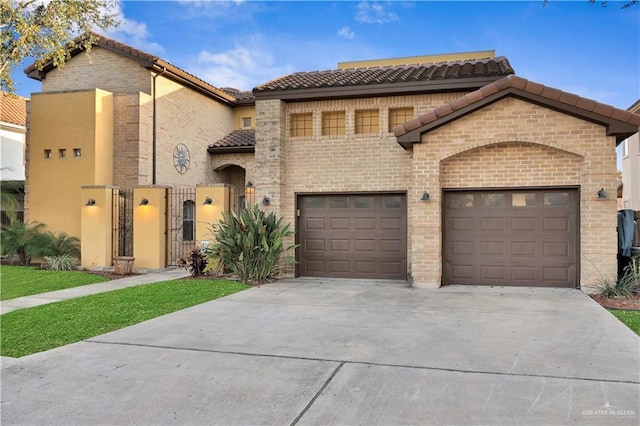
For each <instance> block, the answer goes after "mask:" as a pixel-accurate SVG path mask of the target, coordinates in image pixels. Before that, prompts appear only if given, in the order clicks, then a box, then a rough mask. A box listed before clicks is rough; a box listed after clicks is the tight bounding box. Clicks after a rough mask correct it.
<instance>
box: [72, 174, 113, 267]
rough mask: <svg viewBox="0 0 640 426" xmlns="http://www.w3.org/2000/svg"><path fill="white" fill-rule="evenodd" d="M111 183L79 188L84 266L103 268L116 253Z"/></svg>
mask: <svg viewBox="0 0 640 426" xmlns="http://www.w3.org/2000/svg"><path fill="white" fill-rule="evenodd" d="M113 189H114V187H112V186H83V187H81V189H80V250H81V266H82V267H83V268H86V269H90V270H104V269H105V268H108V267H110V266H111V257H112V255H113V253H112V250H113V237H112V232H113Z"/></svg>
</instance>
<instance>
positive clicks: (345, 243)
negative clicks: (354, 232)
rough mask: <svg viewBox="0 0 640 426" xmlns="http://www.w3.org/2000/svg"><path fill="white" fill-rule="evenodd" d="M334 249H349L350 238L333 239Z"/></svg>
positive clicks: (332, 246) (332, 248) (332, 245)
mask: <svg viewBox="0 0 640 426" xmlns="http://www.w3.org/2000/svg"><path fill="white" fill-rule="evenodd" d="M331 250H332V251H349V240H331Z"/></svg>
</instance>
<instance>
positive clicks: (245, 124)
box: [242, 117, 251, 129]
mask: <svg viewBox="0 0 640 426" xmlns="http://www.w3.org/2000/svg"><path fill="white" fill-rule="evenodd" d="M242 128H243V129H250V128H251V117H242Z"/></svg>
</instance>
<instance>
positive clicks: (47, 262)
mask: <svg viewBox="0 0 640 426" xmlns="http://www.w3.org/2000/svg"><path fill="white" fill-rule="evenodd" d="M78 263H79V262H78V258H76V257H74V256H72V255H70V254H61V255H58V256H45V257H44V263H43V264H42V269H50V270H52V271H73V270H74V269H75V268H76V266H78Z"/></svg>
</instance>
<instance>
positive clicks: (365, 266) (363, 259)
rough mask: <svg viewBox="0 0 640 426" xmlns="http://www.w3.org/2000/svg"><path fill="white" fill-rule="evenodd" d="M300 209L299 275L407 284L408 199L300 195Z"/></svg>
mask: <svg viewBox="0 0 640 426" xmlns="http://www.w3.org/2000/svg"><path fill="white" fill-rule="evenodd" d="M309 205H311V206H313V207H310V208H309V207H307V206H309ZM298 206H299V207H300V217H299V219H298V223H299V224H302V226H301V227H300V229H299V232H298V242H299V243H300V248H299V250H298V251H297V255H298V258H299V259H298V261H299V269H298V273H299V274H300V275H302V276H318V277H345V278H384V279H406V271H407V210H406V196H405V195H404V194H363V195H312V196H299V197H298ZM321 207H322V208H321ZM323 244H324V245H323Z"/></svg>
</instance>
